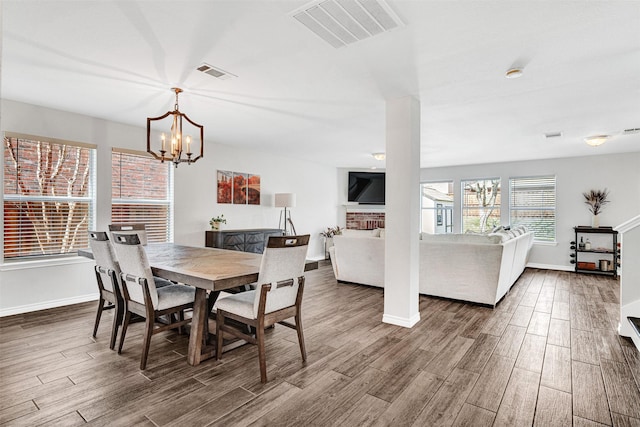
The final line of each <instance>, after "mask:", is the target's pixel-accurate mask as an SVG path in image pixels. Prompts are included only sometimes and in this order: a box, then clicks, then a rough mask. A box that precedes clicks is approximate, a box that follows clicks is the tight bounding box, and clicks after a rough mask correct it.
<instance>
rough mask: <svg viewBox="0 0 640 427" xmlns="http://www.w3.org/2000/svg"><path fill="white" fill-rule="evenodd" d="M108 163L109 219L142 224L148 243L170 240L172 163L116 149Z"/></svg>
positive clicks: (171, 227) (115, 221)
mask: <svg viewBox="0 0 640 427" xmlns="http://www.w3.org/2000/svg"><path fill="white" fill-rule="evenodd" d="M111 163H112V164H111V166H112V169H111V179H112V181H111V192H112V194H111V222H112V223H117V224H124V223H126V224H145V226H146V229H147V237H148V241H149V242H171V241H173V168H172V167H171V165H172V163H171V162H165V163H161V162H160V161H158V160H155V159H154V158H152V157H150V156H149V155H147V154H146V153H138V152H131V151H125V150H117V149H114V150H113V151H112V154H111Z"/></svg>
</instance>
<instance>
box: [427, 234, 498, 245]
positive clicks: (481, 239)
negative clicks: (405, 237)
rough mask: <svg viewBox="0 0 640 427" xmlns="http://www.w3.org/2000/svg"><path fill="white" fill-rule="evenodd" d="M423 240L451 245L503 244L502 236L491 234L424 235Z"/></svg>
mask: <svg viewBox="0 0 640 427" xmlns="http://www.w3.org/2000/svg"><path fill="white" fill-rule="evenodd" d="M422 240H423V241H426V242H449V243H473V244H483V243H485V244H497V243H502V238H501V237H500V236H493V235H490V234H472V233H465V234H429V233H422Z"/></svg>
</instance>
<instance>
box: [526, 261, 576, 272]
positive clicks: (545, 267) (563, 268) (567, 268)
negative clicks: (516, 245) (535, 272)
mask: <svg viewBox="0 0 640 427" xmlns="http://www.w3.org/2000/svg"><path fill="white" fill-rule="evenodd" d="M527 267H529V268H539V269H540V270H560V271H571V272H574V271H575V270H576V269H575V267H573V266H571V265H555V264H538V263H536V262H530V263H527Z"/></svg>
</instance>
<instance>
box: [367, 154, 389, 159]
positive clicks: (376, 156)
mask: <svg viewBox="0 0 640 427" xmlns="http://www.w3.org/2000/svg"><path fill="white" fill-rule="evenodd" d="M371 155H372V156H373V158H374V159H376V160H384V159H385V158H386V157H387V156H386V155H385V154H384V153H372V154H371Z"/></svg>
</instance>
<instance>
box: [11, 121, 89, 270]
mask: <svg viewBox="0 0 640 427" xmlns="http://www.w3.org/2000/svg"><path fill="white" fill-rule="evenodd" d="M95 152H96V150H95V145H90V144H83V143H78V142H71V141H62V140H58V139H53V138H44V137H38V136H32V135H20V134H14V133H9V132H7V133H5V137H4V182H3V184H4V187H3V188H4V191H3V207H4V245H3V259H4V260H10V259H14V260H15V259H23V258H31V257H43V256H54V255H55V256H59V255H62V254H74V255H75V254H76V252H77V250H78V249H79V248H86V247H88V246H89V243H88V240H87V237H88V235H87V231H88V230H89V229H90V228H91V227H92V226H93V219H94V207H95V169H96V168H95Z"/></svg>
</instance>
